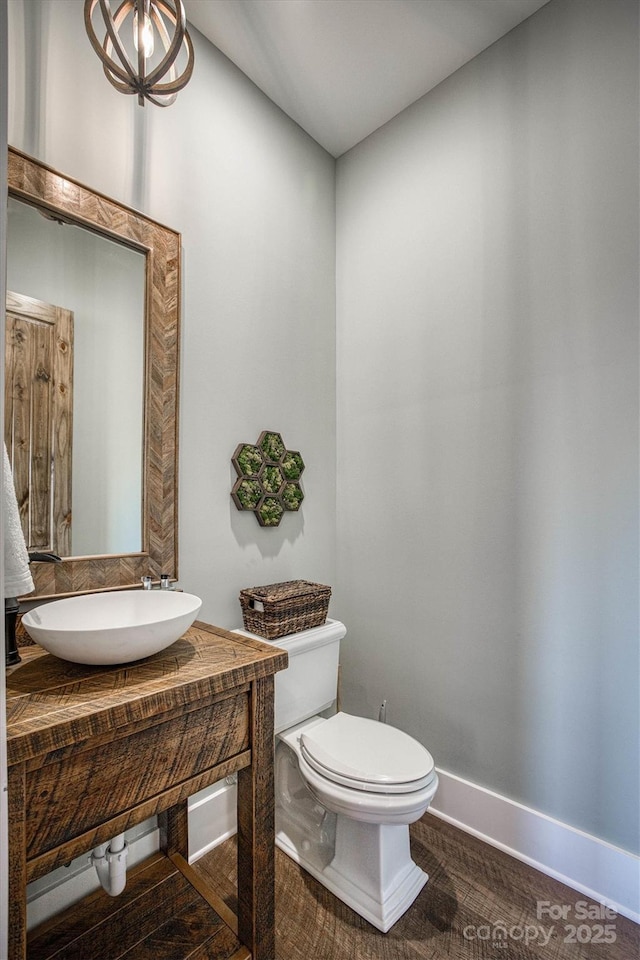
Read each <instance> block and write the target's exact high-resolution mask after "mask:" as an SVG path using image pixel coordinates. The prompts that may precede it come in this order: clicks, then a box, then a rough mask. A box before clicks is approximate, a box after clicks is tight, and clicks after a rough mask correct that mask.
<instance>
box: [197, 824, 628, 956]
mask: <svg viewBox="0 0 640 960" xmlns="http://www.w3.org/2000/svg"><path fill="white" fill-rule="evenodd" d="M411 847H412V854H413V857H414V859H415V860H416V862H417V863H418V864H419V865H420V866H421V867H422V868H423V869H424V870H426V871H427V873H428V874H429V875H430V879H429V882H428V883H427V885H426V886H425V887H424V888H423V890H422V892H421V893H420V894H419V896H418V898H417V900H416V901H415V903H414V904H413V906H412V907H410V909H409V910H408V911H407V913H405V915H404V916H403V917H401V918H400V920H399V921H398V922H397V923H396V924H395V926H393V927H392V929H391V930H390V931H389V932H388V933H386V934H383V933H380V932H379V931H377V930H376V929H375V928H374V927H372V926H371V925H370V924H368V923H367V922H366V920H363V919H362V918H361V917H359V916H358V915H357V914H356V913H354V912H353V911H352V910H351V909H350V908H349V907H347V906H346V905H345V904H343V903H341V902H340V901H339V900H337V899H336V898H335V897H334V896H333V895H332V894H331V893H329V891H328V890H325V888H324V887H323V886H322V885H321V884H319V883H317V881H315V880H314V879H313V878H312V877H310V876H309V875H308V874H306V873H304V871H303V870H301V869H300V868H299V867H298V866H297V865H296V864H295V863H293V862H292V861H291V860H289V858H288V857H286V856H285V855H284V854H283V853H282V852H281V851H280V850H277V851H276V960H635V958H638V957H640V927H639V926H637V925H636V924H634V923H632V922H631V921H630V920H627V919H626V918H625V917H621V916H616V917H613V918H611V917H608V918H607V917H603V918H597V919H596V918H594V917H591V916H590V917H589V918H588V919H584V918H580V917H579V916H578V915H577V914H578V913H579V912H580V907H579V906H578V907H576V904H579V903H580V902H583V901H585V899H586V898H585V897H584V896H583V895H582V894H579V893H576V891H575V890H572V889H571V888H570V887H566V886H564V885H563V884H561V883H558V882H557V881H555V880H552V879H550V878H549V877H546V876H545V875H544V874H541V873H538V871H536V870H533V869H532V868H531V867H527V866H525V865H524V864H522V863H520V862H519V861H517V860H514V859H512V858H511V857H509V856H507V855H506V854H504V853H501V852H500V851H499V850H495V849H494V848H493V847H490V846H488V845H487V844H485V843H482V842H481V841H480V840H476V839H475V838H474V837H471V836H469V835H468V834H466V833H462V832H461V831H459V830H457V829H455V828H454V827H451V826H449V825H448V824H446V823H444V822H443V821H441V820H439V819H437V818H436V817H435V816H433V815H432V814H429V813H427V814H426V815H425V817H423V819H422V820H421V821H420V822H419V823H417V824H414V825H413V827H412V828H411ZM196 868H197V869H198V870H199V871H200V872H202V873H204V874H205V875H208V876H210V877H212V878H214V880H215V884H216V886H217V887H218V889H219V890H220V891H221V893H222V895H223V897H224V898H225V899H226V900H227V902H228V903H229V905H230V906H231V907H232V908H233V909H235V843H234V841H233V840H227V841H226V842H225V843H223V844H221V845H220V846H219V847H217V848H216V849H215V850H212V851H211V852H210V853H208V854H206V855H205V856H204V857H203V858H202V859H201V860H199V861H198V863H197V864H196ZM541 901H548V905H549V906H550V907H558V908H562V907H565V908H568V909H565V914H566V920H560V921H558V920H556V919H553V918H550V917H549V916H547V915H544V916H541V917H538V916H537V915H536V913H537V910H538V902H541ZM588 903H589V904H590V905H592V907H595V904H591V901H588ZM571 924H572V925H573V928H577V929H575V930H574V929H572V927H571V926H567V925H571ZM580 940H585V941H587V942H584V943H581V942H579V941H580ZM609 941H610V942H609Z"/></svg>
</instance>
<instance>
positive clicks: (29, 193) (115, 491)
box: [5, 148, 180, 600]
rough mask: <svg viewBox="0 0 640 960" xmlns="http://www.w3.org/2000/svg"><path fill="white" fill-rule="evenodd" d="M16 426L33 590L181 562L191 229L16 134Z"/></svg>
mask: <svg viewBox="0 0 640 960" xmlns="http://www.w3.org/2000/svg"><path fill="white" fill-rule="evenodd" d="M8 186H9V209H8V230H7V288H8V290H9V291H10V293H8V295H7V333H6V347H5V368H6V379H5V438H6V440H7V447H8V450H9V456H10V459H11V461H12V466H13V470H14V479H15V482H16V492H17V495H18V503H19V507H20V511H21V516H22V518H23V529H24V531H25V538H26V540H27V544H28V546H29V549H30V550H51V551H53V552H54V553H58V554H60V555H61V556H62V557H63V562H62V563H56V564H45V563H33V564H32V574H33V578H34V583H35V585H36V591H35V593H34V594H30V595H29V597H28V598H25V599H29V600H32V599H36V597H44V596H47V597H50V596H61V595H65V594H69V593H78V592H83V593H84V592H88V591H91V590H105V589H118V588H120V589H122V588H125V587H132V586H138V585H139V583H140V577H141V576H145V575H150V576H152V577H153V578H154V579H156V578H157V577H159V575H160V573H168V574H169V575H170V576H172V577H176V576H177V556H176V552H177V423H178V418H177V400H178V397H177V390H178V347H179V291H180V235H179V234H178V233H176V232H175V231H173V230H170V229H168V228H167V227H164V226H161V225H160V224H158V223H155V222H154V221H151V220H149V219H148V218H146V217H144V216H143V215H141V214H139V213H137V212H135V211H133V210H131V209H129V208H127V207H124V206H123V205H121V204H119V203H117V202H116V201H113V200H111V199H109V198H108V197H105V196H103V195H102V194H99V193H96V192H95V191H93V190H91V189H89V188H88V187H86V186H83V185H82V184H80V183H78V182H77V181H74V180H71V179H69V178H67V177H64V176H63V175H61V174H59V173H57V172H56V171H54V170H52V169H51V168H49V167H47V166H45V165H43V164H41V163H39V162H38V161H35V160H34V159H32V158H31V157H28V156H26V155H25V154H23V153H21V152H20V151H17V150H15V149H13V148H9V164H8Z"/></svg>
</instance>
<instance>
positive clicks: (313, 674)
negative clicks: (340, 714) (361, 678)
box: [234, 620, 347, 733]
mask: <svg viewBox="0 0 640 960" xmlns="http://www.w3.org/2000/svg"><path fill="white" fill-rule="evenodd" d="M346 632H347V628H346V627H345V625H344V624H343V623H340V621H339V620H327V621H326V622H325V623H323V624H322V626H320V627H312V628H311V630H302V631H301V632H300V633H290V634H289V635H288V636H286V637H278V639H277V640H266V639H265V638H264V637H258V636H256V634H253V633H248V632H247V631H246V630H235V631H234V633H241V634H243V635H244V636H246V637H255V639H256V640H260V641H262V643H271V644H273V646H274V647H280V649H281V650H286V651H287V653H288V654H289V666H288V667H287V669H286V670H281V671H280V672H279V673H276V676H275V701H276V704H275V732H276V733H279V732H280V731H281V730H286V729H287V728H288V727H292V726H293V725H294V724H295V723H300V722H301V721H302V720H306V719H307V717H312V716H313V715H314V714H316V713H320V712H321V711H322V710H326V709H327V708H328V707H330V706H332V704H333V703H334V702H335V700H336V697H337V694H338V661H339V658H340V641H341V640H342V638H343V637H344V636H345V634H346Z"/></svg>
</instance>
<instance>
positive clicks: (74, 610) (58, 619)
mask: <svg viewBox="0 0 640 960" xmlns="http://www.w3.org/2000/svg"><path fill="white" fill-rule="evenodd" d="M201 606H202V601H201V600H200V598H199V597H195V596H194V595H193V594H191V593H181V592H179V591H177V590H175V591H174V590H122V591H116V592H113V593H91V594H87V595H86V596H82V597H68V598H65V599H64V600H54V601H53V602H52V603H43V604H41V605H40V606H38V607H34V608H33V610H30V611H29V612H28V613H26V614H25V615H24V616H23V618H22V623H23V624H24V627H25V629H26V630H27V632H28V633H29V635H30V636H31V637H32V639H33V640H35V641H36V643H39V644H40V646H41V647H44V649H45V650H47V651H48V652H49V653H52V654H54V656H56V657H60V658H61V659H62V660H71V662H72V663H88V664H112V663H130V662H131V661H132V660H141V659H142V658H143V657H150V656H151V655H152V654H153V653H158V651H160V650H164V648H165V647H168V646H169V645H170V644H172V643H174V642H175V641H176V640H178V639H179V638H180V637H181V636H182V635H183V634H184V633H185V632H186V631H187V630H188V629H189V627H190V626H191V624H192V623H193V621H194V620H195V618H196V617H197V615H198V611H199V610H200V607H201Z"/></svg>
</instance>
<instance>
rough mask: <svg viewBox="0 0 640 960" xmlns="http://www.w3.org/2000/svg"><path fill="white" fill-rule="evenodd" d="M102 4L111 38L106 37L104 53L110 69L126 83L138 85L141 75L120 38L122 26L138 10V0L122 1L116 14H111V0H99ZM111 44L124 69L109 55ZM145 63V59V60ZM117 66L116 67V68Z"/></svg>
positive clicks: (101, 7) (103, 14)
mask: <svg viewBox="0 0 640 960" xmlns="http://www.w3.org/2000/svg"><path fill="white" fill-rule="evenodd" d="M98 2H99V4H100V9H101V10H102V17H103V19H104V22H105V26H106V28H107V33H108V35H109V39H108V40H107V38H106V37H105V38H104V46H103V48H102V49H103V50H104V55H105V57H106V61H105V62H106V63H107V66H108V67H109V69H110V70H113V72H114V73H115V74H116V75H117V76H119V77H120V78H121V79H122V80H123V81H124V82H125V83H129V82H131V83H133V84H134V85H136V84H137V83H138V81H139V77H138V76H137V75H136V72H135V69H134V66H133V64H132V63H131V60H130V59H129V55H128V54H127V51H126V50H125V48H124V47H123V45H122V40H121V39H120V33H119V31H120V27H121V26H122V24H123V23H124V22H125V20H126V19H127V17H128V15H129V14H130V13H131V14H133V13H134V11H135V10H136V0H122V3H121V4H120V6H119V7H118V9H117V10H116V12H115V15H113V16H112V14H111V0H98ZM109 46H111V47H112V48H113V50H114V52H115V53H117V54H118V57H119V59H120V62H121V64H122V66H123V67H124V71H121V70H120V68H119V67H118V64H117V63H116V62H115V60H113V59H112V58H111V57H110V56H109ZM143 63H144V61H143ZM114 68H115V69H114ZM141 76H142V79H144V71H143V73H142V74H141Z"/></svg>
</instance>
